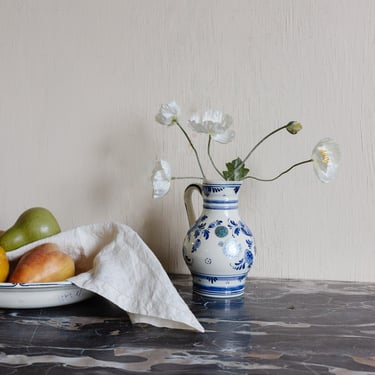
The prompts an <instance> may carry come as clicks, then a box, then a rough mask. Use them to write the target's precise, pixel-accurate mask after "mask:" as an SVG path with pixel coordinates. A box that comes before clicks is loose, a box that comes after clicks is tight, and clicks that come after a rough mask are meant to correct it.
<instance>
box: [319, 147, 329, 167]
mask: <svg viewBox="0 0 375 375" xmlns="http://www.w3.org/2000/svg"><path fill="white" fill-rule="evenodd" d="M319 152H320V155H322V162H323V163H324V164H328V163H329V155H328V152H327V150H319Z"/></svg>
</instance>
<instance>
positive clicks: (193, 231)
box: [187, 215, 223, 251]
mask: <svg viewBox="0 0 375 375" xmlns="http://www.w3.org/2000/svg"><path fill="white" fill-rule="evenodd" d="M206 219H207V215H202V216H201V217H200V218H199V219H198V220H197V221H196V222H195V224H194V225H193V226H192V227H191V228H190V230H189V231H188V233H187V236H188V239H189V241H191V239H192V238H191V236H193V238H194V239H196V240H197V239H198V237H200V236H201V235H202V236H203V238H204V239H205V240H208V239H209V237H210V234H211V230H212V229H214V228H216V227H217V226H219V225H221V224H222V223H223V221H222V220H215V221H214V222H212V223H209V224H208V225H207V223H206ZM199 246H200V243H199V245H198V246H196V244H195V243H194V250H192V251H196V250H197V249H198V247H199Z"/></svg>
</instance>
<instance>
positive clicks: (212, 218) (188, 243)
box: [183, 181, 256, 298]
mask: <svg viewBox="0 0 375 375" xmlns="http://www.w3.org/2000/svg"><path fill="white" fill-rule="evenodd" d="M240 187H241V182H238V181H220V182H214V181H205V182H203V184H191V185H189V186H188V187H187V188H186V189H185V195H184V200H185V207H186V212H187V215H188V220H189V225H190V229H189V231H188V232H187V234H186V237H185V239H184V244H183V256H184V259H185V262H186V264H187V266H188V268H189V270H190V272H191V274H192V276H193V291H194V292H195V293H198V294H200V295H203V296H207V297H214V298H230V297H238V296H241V295H242V294H243V293H244V287H245V280H246V276H247V274H248V272H249V270H250V267H251V266H252V264H253V259H254V256H255V253H256V249H255V243H254V237H253V234H252V233H251V231H250V229H249V228H248V227H247V225H246V224H245V223H244V222H243V221H242V220H241V219H240V217H239V213H238V192H239V190H240ZM195 190H197V191H198V192H199V193H200V194H201V196H202V198H203V211H202V213H201V215H200V216H199V218H198V219H196V215H195V213H194V209H193V204H192V194H193V192H194V191H195Z"/></svg>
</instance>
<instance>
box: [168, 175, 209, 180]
mask: <svg viewBox="0 0 375 375" xmlns="http://www.w3.org/2000/svg"><path fill="white" fill-rule="evenodd" d="M171 180H203V177H193V176H189V177H171Z"/></svg>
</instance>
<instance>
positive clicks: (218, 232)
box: [215, 225, 228, 238]
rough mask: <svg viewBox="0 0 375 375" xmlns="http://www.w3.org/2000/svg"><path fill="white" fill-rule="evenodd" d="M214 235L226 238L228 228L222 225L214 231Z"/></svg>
mask: <svg viewBox="0 0 375 375" xmlns="http://www.w3.org/2000/svg"><path fill="white" fill-rule="evenodd" d="M215 234H216V236H217V237H219V238H223V237H226V236H227V235H228V228H227V227H225V226H224V225H219V226H218V227H216V229H215Z"/></svg>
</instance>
